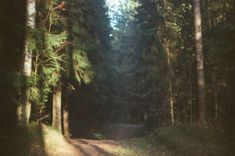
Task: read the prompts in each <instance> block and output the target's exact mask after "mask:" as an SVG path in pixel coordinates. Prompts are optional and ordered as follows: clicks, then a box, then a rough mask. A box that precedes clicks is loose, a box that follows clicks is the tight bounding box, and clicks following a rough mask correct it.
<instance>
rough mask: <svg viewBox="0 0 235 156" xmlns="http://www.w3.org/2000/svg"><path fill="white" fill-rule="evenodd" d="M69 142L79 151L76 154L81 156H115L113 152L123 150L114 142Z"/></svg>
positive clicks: (81, 140) (71, 140) (77, 140)
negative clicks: (118, 149)
mask: <svg viewBox="0 0 235 156" xmlns="http://www.w3.org/2000/svg"><path fill="white" fill-rule="evenodd" d="M68 142H69V143H70V144H71V145H73V146H74V147H75V149H77V152H75V154H76V155H79V156H113V155H114V154H112V153H113V151H114V150H115V149H117V148H121V145H120V143H119V142H118V141H114V140H87V139H69V140H68Z"/></svg>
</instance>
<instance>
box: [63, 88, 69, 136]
mask: <svg viewBox="0 0 235 156" xmlns="http://www.w3.org/2000/svg"><path fill="white" fill-rule="evenodd" d="M63 134H64V136H65V137H66V138H69V137H70V133H69V111H68V89H67V87H65V88H64V102H63Z"/></svg>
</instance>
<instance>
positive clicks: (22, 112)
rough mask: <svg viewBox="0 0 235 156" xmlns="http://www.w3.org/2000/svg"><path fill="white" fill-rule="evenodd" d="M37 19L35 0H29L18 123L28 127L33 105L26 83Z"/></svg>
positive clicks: (28, 75)
mask: <svg viewBox="0 0 235 156" xmlns="http://www.w3.org/2000/svg"><path fill="white" fill-rule="evenodd" d="M35 18H36V3H35V0H27V18H26V19H27V28H26V38H25V48H24V53H23V63H22V64H23V65H22V69H21V70H22V76H23V78H24V83H25V84H24V87H23V88H22V95H21V96H22V97H21V105H19V106H18V108H17V115H18V122H19V125H21V126H24V127H25V126H27V124H28V123H29V118H30V112H31V103H30V101H29V97H30V89H29V88H28V87H27V85H26V83H27V81H28V78H30V76H31V73H32V47H30V42H31V40H32V31H33V30H34V29H35Z"/></svg>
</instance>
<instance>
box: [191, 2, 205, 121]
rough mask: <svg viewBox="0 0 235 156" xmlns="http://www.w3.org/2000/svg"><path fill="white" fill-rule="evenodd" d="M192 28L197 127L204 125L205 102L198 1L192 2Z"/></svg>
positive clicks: (200, 20)
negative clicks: (195, 64)
mask: <svg viewBox="0 0 235 156" xmlns="http://www.w3.org/2000/svg"><path fill="white" fill-rule="evenodd" d="M193 4H194V26H195V41H196V52H197V53H196V54H197V56H196V58H197V59H196V60H197V83H198V122H199V125H202V126H203V125H205V124H206V114H207V113H206V111H207V110H206V101H205V78H204V62H203V61H204V57H203V43H202V19H201V5H200V0H194V1H193Z"/></svg>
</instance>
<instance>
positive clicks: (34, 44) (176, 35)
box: [0, 0, 235, 156]
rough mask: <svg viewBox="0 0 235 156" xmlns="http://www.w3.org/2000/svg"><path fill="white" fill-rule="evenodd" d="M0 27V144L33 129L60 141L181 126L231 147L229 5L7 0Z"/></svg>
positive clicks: (233, 56)
mask: <svg viewBox="0 0 235 156" xmlns="http://www.w3.org/2000/svg"><path fill="white" fill-rule="evenodd" d="M0 25H1V27H0V106H1V111H0V121H1V123H2V124H1V128H0V142H1V143H2V142H5V141H6V140H5V141H4V139H8V137H9V138H17V137H18V136H16V133H17V131H24V130H25V129H28V128H29V127H30V126H31V125H32V123H38V124H39V125H43V126H44V125H47V126H49V125H51V126H52V127H53V128H54V129H56V130H57V132H58V133H60V134H62V135H64V137H65V138H71V137H75V138H76V137H80V138H86V137H88V138H94V137H95V136H97V135H98V133H99V136H100V135H101V134H102V136H104V137H107V138H118V137H119V136H120V138H121V136H122V137H124V138H125V137H128V136H135V137H137V136H139V135H137V134H141V136H144V137H148V136H154V137H157V138H158V139H159V137H163V136H164V134H162V133H161V128H163V129H164V128H165V127H168V128H169V127H170V128H169V129H164V130H166V132H169V133H172V135H174V134H175V133H176V132H175V131H171V127H172V129H174V128H175V126H176V127H177V126H178V125H184V126H186V129H187V128H188V129H190V130H192V133H193V132H194V130H195V131H197V129H198V128H199V129H200V130H202V131H200V132H201V133H200V134H199V132H198V133H197V134H196V135H193V134H192V135H190V137H191V136H197V135H199V136H202V137H203V136H207V135H206V130H208V129H212V130H213V132H214V130H215V131H216V132H217V130H218V132H219V133H220V132H221V133H222V132H223V133H224V134H225V135H226V138H227V137H228V138H230V139H228V140H229V141H227V142H229V143H230V145H234V140H235V135H234V131H235V120H234V118H235V104H234V100H235V99H234V92H235V62H234V60H235V44H234V42H235V1H234V0H224V1H221V0H192V1H187V0H177V1H170V0H106V1H105V0H48V1H43V0H23V1H18V0H8V1H5V2H3V3H2V4H1V5H0ZM110 127H111V128H110ZM122 127H124V128H123V129H124V130H123V131H122V132H120V131H121V130H120V129H121V128H122ZM130 127H131V128H130ZM29 129H30V128H29ZM137 129H138V130H137ZM159 129H160V130H159ZM158 130H159V131H158ZM168 130H169V131H168ZM204 130H205V131H204ZM132 131H133V134H131V132H132ZM137 131H138V132H137ZM140 131H141V133H139V132H140ZM185 131H186V132H185V133H183V132H184V131H183V132H182V134H184V135H186V133H187V130H185ZM128 132H129V133H128ZM134 132H135V133H134ZM142 132H143V133H142ZM190 132H191V131H190ZM204 132H205V133H204ZM210 132H211V131H210ZM216 132H215V133H213V134H214V135H215V137H214V138H220V137H217V136H218V135H217V133H216ZM22 133H23V132H22ZM100 133H101V134H100ZM112 133H113V134H115V135H116V136H115V137H114V136H112ZM124 133H125V135H124ZM188 133H189V132H188ZM211 133H212V132H211ZM96 134H97V135H96ZM130 134H131V135H130ZM177 135H178V133H177ZM27 136H29V135H28V134H27ZM211 136H212V135H211ZM205 138H206V137H205ZM2 139H3V141H2ZM161 139H163V138H161ZM164 139H165V140H164ZM164 139H163V140H164V141H162V142H167V141H166V138H164ZM205 140H206V139H205ZM231 140H233V141H231ZM205 142H206V141H204V143H205ZM215 142H216V141H215ZM218 142H219V143H220V144H221V145H222V144H223V145H225V143H224V142H223V141H221V140H219V141H218ZM167 143H168V142H167ZM151 144H154V143H151ZM156 144H158V143H156ZM169 144H170V143H169ZM177 144H178V142H177V141H176V145H177ZM213 145H214V144H213ZM0 146H1V145H0ZM6 146H7V145H6ZM16 146H17V145H16ZM172 146H173V145H172ZM208 146H209V145H208ZM17 147H18V146H17ZM215 147H217V144H216V145H215ZM227 147H228V146H227V145H226V149H227ZM229 147H230V146H229ZM200 148H202V147H200ZM205 148H207V146H205ZM208 148H209V147H208ZM172 149H173V148H172ZM215 149H217V148H215ZM221 149H222V148H221ZM231 149H232V148H229V150H227V152H228V153H223V152H224V151H223V150H221V151H219V150H218V151H217V150H215V151H217V153H216V152H214V153H213V152H212V154H211V153H210V150H208V151H206V150H207V149H204V150H202V151H198V152H199V153H197V154H198V155H202V153H203V152H205V151H206V152H205V154H204V155H233V154H231V153H229V152H231ZM20 150H21V149H20ZM176 151H177V150H176ZM182 151H184V150H182ZM182 151H180V150H178V151H177V152H182ZM186 151H187V150H186ZM192 151H194V150H192ZM192 151H191V152H192ZM211 151H213V150H211ZM225 151H226V150H225ZM8 152H9V151H8ZM177 152H176V153H177ZM187 152H189V153H186V155H192V153H190V150H189V151H187ZM200 152H201V153H200ZM207 152H208V153H207ZM220 152H221V153H220ZM194 154H195V153H194ZM6 155H7V154H6ZM8 155H12V154H9V153H8ZM26 155H27V154H26ZM29 155H30V154H29ZM41 155H43V154H41ZM149 155H152V154H149ZM173 155H174V154H173ZM176 155H177V154H176ZM178 155H184V154H182V153H181V154H178ZM164 156H165V155H164Z"/></svg>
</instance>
